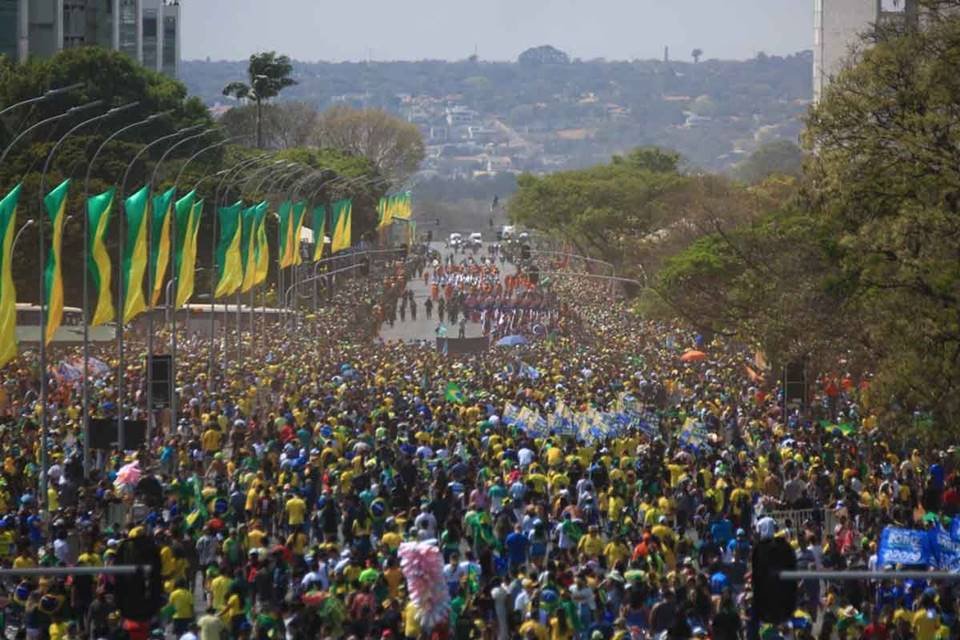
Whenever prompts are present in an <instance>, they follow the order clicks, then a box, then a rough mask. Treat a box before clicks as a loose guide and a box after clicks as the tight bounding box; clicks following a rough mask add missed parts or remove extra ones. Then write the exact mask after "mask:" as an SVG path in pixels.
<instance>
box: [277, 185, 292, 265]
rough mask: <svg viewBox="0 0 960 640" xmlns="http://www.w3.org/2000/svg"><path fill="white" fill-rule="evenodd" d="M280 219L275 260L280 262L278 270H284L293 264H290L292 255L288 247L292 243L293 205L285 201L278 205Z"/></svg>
mask: <svg viewBox="0 0 960 640" xmlns="http://www.w3.org/2000/svg"><path fill="white" fill-rule="evenodd" d="M277 216H278V217H279V218H280V247H279V248H278V249H277V250H278V251H279V253H278V254H277V260H278V261H279V262H280V268H281V269H286V268H287V267H289V266H290V265H292V264H293V263H292V262H290V259H291V258H292V254H291V252H290V247H291V245H292V243H293V203H292V202H291V201H289V200H285V201H283V202H281V203H280V209H279V210H278V211H277Z"/></svg>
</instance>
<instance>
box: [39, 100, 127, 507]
mask: <svg viewBox="0 0 960 640" xmlns="http://www.w3.org/2000/svg"><path fill="white" fill-rule="evenodd" d="M98 102H102V101H98ZM137 104H139V103H137V102H131V103H128V104H125V105H123V106H120V107H114V108H113V109H110V110H109V111H107V112H106V113H101V114H100V115H98V116H94V117H92V118H88V119H87V120H84V121H83V122H80V123H78V124H76V125H74V126H73V127H72V128H71V129H70V130H68V131H67V132H66V133H65V134H63V136H62V137H61V138H60V139H59V140H57V142H56V143H55V144H54V145H53V148H52V149H50V153H48V154H47V159H46V162H44V165H43V172H42V173H41V174H40V194H39V196H40V216H41V220H40V224H39V227H40V233H39V234H38V235H39V238H40V404H41V411H40V493H41V496H40V497H41V499H42V500H43V508H44V510H45V511H46V510H49V508H50V500H49V496H48V494H47V444H48V443H47V439H48V428H49V427H48V424H49V415H48V411H49V410H48V407H47V336H46V329H47V313H48V312H49V308H47V283H46V238H45V235H46V234H44V224H43V219H42V216H43V199H44V196H45V194H46V191H47V172H48V171H49V170H50V165H51V164H52V163H53V158H54V156H56V154H57V151H58V150H59V149H60V146H61V145H63V143H64V142H65V141H66V140H67V138H69V137H70V136H71V135H72V134H73V133H75V132H76V131H79V130H80V129H81V128H83V127H85V126H86V125H88V124H92V123H94V122H99V121H100V120H106V119H107V118H110V117H112V116H114V115H116V114H118V113H122V112H123V111H126V110H127V109H130V108H132V107H135V106H136V105H137ZM28 131H29V129H28ZM59 224H60V225H63V224H64V221H62V220H61V221H59ZM54 233H55V232H54ZM57 268H58V269H59V268H60V265H57Z"/></svg>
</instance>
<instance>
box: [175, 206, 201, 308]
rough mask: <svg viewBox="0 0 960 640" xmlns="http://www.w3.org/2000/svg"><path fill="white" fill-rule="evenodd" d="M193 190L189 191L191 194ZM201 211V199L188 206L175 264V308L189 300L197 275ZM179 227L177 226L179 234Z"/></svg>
mask: <svg viewBox="0 0 960 640" xmlns="http://www.w3.org/2000/svg"><path fill="white" fill-rule="evenodd" d="M192 193H193V192H191V194H192ZM202 213H203V200H200V201H199V202H194V203H193V205H192V206H191V207H190V217H189V222H188V223H187V231H186V236H185V237H184V242H183V244H184V250H183V251H182V252H180V248H179V245H178V247H177V251H178V252H180V262H178V264H177V274H178V275H177V308H178V309H179V308H181V307H183V305H185V304H187V303H188V302H190V298H192V297H193V289H194V286H195V284H196V277H197V234H198V233H199V232H200V215H201V214H202ZM179 233H180V228H179V226H178V227H177V234H178V235H179Z"/></svg>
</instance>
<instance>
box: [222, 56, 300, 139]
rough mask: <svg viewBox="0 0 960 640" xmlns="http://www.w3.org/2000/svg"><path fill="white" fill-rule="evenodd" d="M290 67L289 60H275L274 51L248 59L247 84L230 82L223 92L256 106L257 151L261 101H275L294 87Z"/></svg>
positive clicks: (261, 122) (294, 81) (276, 57)
mask: <svg viewBox="0 0 960 640" xmlns="http://www.w3.org/2000/svg"><path fill="white" fill-rule="evenodd" d="M291 73H293V65H292V64H290V57H289V56H278V55H277V52H276V51H265V52H263V53H255V54H253V55H251V56H250V64H249V65H248V66H247V78H248V82H231V83H230V84H228V85H227V86H225V87H224V88H223V95H225V96H233V97H234V98H237V99H238V100H253V101H254V102H256V103H257V148H258V149H262V148H263V101H264V100H269V99H270V98H276V97H277V96H278V95H280V92H281V91H283V90H284V89H286V88H287V87H290V86H293V85H295V84H297V81H296V80H294V79H293V78H291V77H290V74H291Z"/></svg>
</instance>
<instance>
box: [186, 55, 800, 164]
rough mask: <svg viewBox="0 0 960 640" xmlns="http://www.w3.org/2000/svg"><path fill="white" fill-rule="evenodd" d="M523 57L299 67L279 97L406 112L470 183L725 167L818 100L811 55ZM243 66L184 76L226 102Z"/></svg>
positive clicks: (792, 127)
mask: <svg viewBox="0 0 960 640" xmlns="http://www.w3.org/2000/svg"><path fill="white" fill-rule="evenodd" d="M531 51H534V52H538V53H539V52H540V50H539V49H538V50H531ZM554 51H555V50H554ZM557 53H559V52H557ZM522 59H523V62H516V63H488V62H482V61H461V62H442V61H422V62H372V63H338V64H333V63H296V64H295V66H294V71H295V77H296V78H297V80H298V82H299V84H298V85H297V86H295V87H291V88H290V89H288V90H286V91H284V93H283V99H285V100H301V101H305V102H308V103H311V104H314V105H316V106H317V107H318V108H320V109H323V108H326V107H327V106H329V105H331V104H335V103H346V104H350V105H354V106H363V107H382V108H385V109H387V110H389V111H392V112H395V113H398V114H400V115H402V116H404V117H406V118H407V119H409V120H410V121H411V122H414V123H416V124H418V125H419V126H420V127H421V130H423V132H424V134H425V138H426V140H427V144H428V146H429V148H428V160H427V162H426V163H425V167H426V169H427V170H428V171H430V172H434V173H435V174H436V175H440V176H443V177H450V176H467V177H470V176H473V175H480V174H486V175H489V174H495V173H499V172H503V171H510V172H517V171H525V170H529V171H549V170H554V169H559V168H567V167H578V166H584V165H587V164H592V163H595V162H598V161H605V160H607V159H608V158H609V156H610V155H611V154H614V153H619V152H623V151H625V150H627V149H630V148H632V147H636V146H639V145H660V146H663V147H669V148H672V149H675V150H677V151H679V152H680V153H681V154H683V156H684V157H685V158H686V159H687V160H688V162H690V163H691V164H692V165H693V166H695V167H700V168H703V169H709V170H726V169H729V168H730V167H731V166H732V165H733V164H734V163H736V162H737V161H739V160H741V159H742V158H743V157H745V156H746V155H747V154H749V153H750V152H751V151H753V150H754V149H755V148H757V147H758V146H759V145H760V144H762V143H765V142H770V141H772V140H777V139H790V140H795V139H796V138H797V136H798V135H799V133H800V130H801V128H802V122H801V118H802V116H803V114H804V113H805V111H806V109H807V105H808V104H809V101H810V99H811V96H812V70H811V67H812V54H811V53H810V52H802V53H799V54H796V55H792V56H788V57H785V58H783V57H775V56H765V55H763V54H760V55H759V56H758V57H756V58H754V59H752V60H747V61H720V60H705V61H702V62H700V63H699V64H693V63H688V62H662V61H650V60H637V61H632V62H606V61H603V60H591V61H581V60H573V61H571V62H569V63H565V62H564V58H563V57H562V56H556V55H554V56H553V57H549V56H548V57H542V58H539V59H538V58H537V56H531V55H528V56H526V57H522ZM245 67H246V63H245V62H201V61H188V62H184V63H183V65H182V79H183V80H184V81H185V82H186V84H187V86H188V87H189V89H190V91H191V93H193V94H196V95H199V96H200V97H201V98H203V99H204V100H205V101H206V102H207V103H208V104H210V105H215V104H220V105H229V104H231V103H230V101H229V100H228V99H226V98H224V97H223V96H222V95H221V93H220V91H221V89H222V88H223V86H224V85H226V84H227V83H228V82H230V81H232V80H237V79H242V78H243V77H244V75H245V71H246V69H245Z"/></svg>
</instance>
